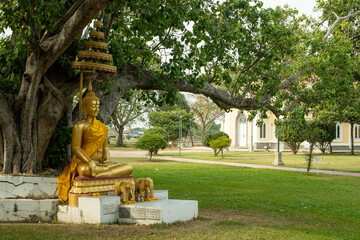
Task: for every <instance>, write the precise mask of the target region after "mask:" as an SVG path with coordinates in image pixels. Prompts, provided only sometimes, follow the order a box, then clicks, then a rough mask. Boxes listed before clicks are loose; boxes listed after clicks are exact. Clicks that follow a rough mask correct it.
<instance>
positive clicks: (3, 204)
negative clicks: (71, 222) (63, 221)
mask: <svg viewBox="0 0 360 240" xmlns="http://www.w3.org/2000/svg"><path fill="white" fill-rule="evenodd" d="M58 202H59V200H58V199H41V200H33V199H0V222H39V221H41V222H52V221H53V220H54V219H55V217H56V212H57V205H58Z"/></svg>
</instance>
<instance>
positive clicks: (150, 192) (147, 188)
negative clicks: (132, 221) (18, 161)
mask: <svg viewBox="0 0 360 240" xmlns="http://www.w3.org/2000/svg"><path fill="white" fill-rule="evenodd" d="M135 191H136V192H137V193H138V194H142V193H143V192H145V201H151V200H156V199H155V198H154V182H153V180H152V179H151V178H137V179H135Z"/></svg>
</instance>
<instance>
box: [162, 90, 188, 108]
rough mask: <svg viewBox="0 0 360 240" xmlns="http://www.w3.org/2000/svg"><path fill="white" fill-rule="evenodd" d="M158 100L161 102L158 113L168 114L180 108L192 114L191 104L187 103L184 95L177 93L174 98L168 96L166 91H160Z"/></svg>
mask: <svg viewBox="0 0 360 240" xmlns="http://www.w3.org/2000/svg"><path fill="white" fill-rule="evenodd" d="M158 95H159V97H158V99H160V100H161V101H159V102H158V105H157V107H156V110H157V111H160V112H168V111H176V110H177V111H178V110H179V108H180V109H182V110H186V112H190V106H189V102H188V101H187V99H186V97H185V95H184V94H182V93H180V92H176V93H175V95H174V96H172V95H171V94H167V93H166V92H164V91H158Z"/></svg>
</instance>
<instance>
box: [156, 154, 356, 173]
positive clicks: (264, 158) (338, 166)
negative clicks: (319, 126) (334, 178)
mask: <svg viewBox="0 0 360 240" xmlns="http://www.w3.org/2000/svg"><path fill="white" fill-rule="evenodd" d="M160 153H161V152H160ZM161 155H162V156H173V157H180V158H192V159H199V160H210V161H226V162H236V163H250V164H261V165H272V163H273V162H274V160H275V157H274V152H235V151H230V152H224V158H223V159H222V158H221V156H217V157H214V154H213V152H185V151H183V152H182V153H181V156H179V154H178V153H176V152H174V153H163V154H161ZM314 157H320V158H321V159H322V161H321V162H320V163H319V169H324V170H336V171H348V172H360V154H356V155H349V154H341V153H334V154H331V155H330V154H325V155H323V154H315V155H314ZM305 158H306V156H305V154H304V153H298V154H296V155H294V154H292V153H289V152H283V153H282V161H283V162H284V163H285V165H284V166H285V167H296V168H306V167H307V162H306V160H305ZM312 168H313V169H316V163H315V162H313V164H312Z"/></svg>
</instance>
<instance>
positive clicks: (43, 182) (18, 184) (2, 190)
mask: <svg viewBox="0 0 360 240" xmlns="http://www.w3.org/2000/svg"><path fill="white" fill-rule="evenodd" d="M56 197H57V183H56V178H50V177H29V176H9V175H0V198H56Z"/></svg>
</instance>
